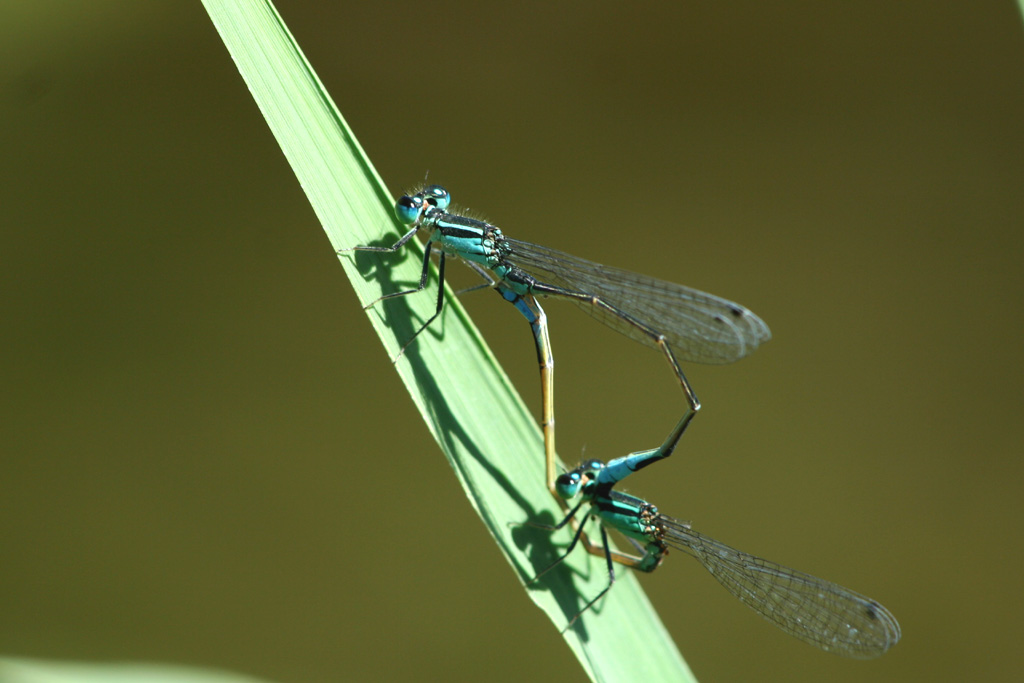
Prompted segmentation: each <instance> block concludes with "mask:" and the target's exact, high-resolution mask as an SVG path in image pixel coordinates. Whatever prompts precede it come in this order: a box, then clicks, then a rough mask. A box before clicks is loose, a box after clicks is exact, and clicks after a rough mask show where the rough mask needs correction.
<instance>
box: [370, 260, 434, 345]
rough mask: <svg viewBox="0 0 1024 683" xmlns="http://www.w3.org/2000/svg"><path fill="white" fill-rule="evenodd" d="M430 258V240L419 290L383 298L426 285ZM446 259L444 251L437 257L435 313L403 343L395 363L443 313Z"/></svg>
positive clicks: (383, 297)
mask: <svg viewBox="0 0 1024 683" xmlns="http://www.w3.org/2000/svg"><path fill="white" fill-rule="evenodd" d="M429 258H430V243H429V242H428V243H427V248H426V250H425V253H424V257H423V275H422V277H421V278H420V288H419V289H418V290H411V291H409V292H397V293H395V294H388V295H386V296H382V297H381V299H390V298H392V297H395V296H402V295H404V294H411V293H412V292H414V291H420V290H422V289H423V288H424V287H426V281H427V275H428V274H429V272H430V271H429V268H430V261H429ZM444 260H445V259H444V252H443V251H442V252H441V256H440V257H439V258H438V259H437V308H436V309H435V310H434V315H432V316H430V317H429V318H427V321H426V322H425V323H423V324H422V325H420V328H419V329H418V330H416V332H415V333H413V335H412V336H411V337H409V340H408V341H407V342H405V344H403V345H402V348H401V349H399V350H398V355H397V356H395V358H394V361H393V362H395V363H397V362H398V359H399V358H401V357H402V354H403V353H405V350H406V349H407V348H409V344H412V343H413V342H414V341H416V337H418V336H420V332H422V331H423V330H425V329H427V326H428V325H430V323H432V322H434V321H435V320H436V319H437V316H439V315H441V311H442V310H443V309H444ZM378 301H379V299H378Z"/></svg>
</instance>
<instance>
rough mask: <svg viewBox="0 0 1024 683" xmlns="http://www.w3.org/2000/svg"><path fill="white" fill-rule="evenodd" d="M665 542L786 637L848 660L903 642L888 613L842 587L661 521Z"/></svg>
mask: <svg viewBox="0 0 1024 683" xmlns="http://www.w3.org/2000/svg"><path fill="white" fill-rule="evenodd" d="M655 525H656V526H657V527H658V529H659V530H660V531H661V532H662V533H663V534H664V541H665V542H666V543H667V544H668V545H670V546H672V547H674V548H678V549H680V550H682V551H684V552H687V553H689V554H691V555H693V556H694V557H696V558H697V559H698V560H700V562H701V564H703V565H704V567H705V568H706V569H707V570H708V571H709V572H711V574H712V575H713V576H714V577H715V578H716V579H718V582H719V583H721V584H722V585H723V586H725V587H726V588H727V589H728V590H729V592H730V593H732V594H733V595H735V596H736V597H737V598H739V599H740V602H742V603H743V604H745V605H747V606H748V607H750V608H751V609H753V610H754V611H755V612H757V613H758V614H760V615H761V616H762V617H764V618H765V619H768V620H769V621H772V622H774V623H775V625H776V626H778V627H779V628H781V629H782V630H783V631H785V632H786V633H788V634H790V635H792V636H795V637H796V638H799V639H800V640H802V641H804V642H806V643H810V644H811V645H816V646H817V647H820V648H821V649H822V650H826V651H828V652H835V653H837V654H841V655H845V656H847V657H855V658H858V659H868V658H871V657H877V656H879V655H880V654H882V653H883V652H885V651H886V650H888V649H889V648H890V647H892V646H893V645H895V644H896V643H897V641H899V639H900V625H899V623H897V621H896V618H895V617H894V616H893V615H892V614H891V613H890V612H889V610H887V609H885V608H884V607H882V605H880V604H878V603H877V602H875V601H874V600H871V599H870V598H866V597H864V596H863V595H860V594H858V593H854V592H853V591H851V590H847V589H846V588H843V587H842V586H839V585H837V584H834V583H831V582H829V581H824V580H822V579H819V578H816V577H814V576H811V575H810V574H804V573H803V572H798V571H796V570H795V569H788V568H786V567H783V566H781V565H778V564H775V563H774V562H769V561H768V560H762V559H761V558H760V557H755V556H753V555H748V554H747V553H743V552H740V551H738V550H736V549H734V548H730V547H729V546H727V545H725V544H724V543H720V542H718V541H716V540H714V539H712V538H708V537H707V536H704V535H703V534H700V533H697V532H696V531H693V530H692V529H689V528H688V527H687V525H686V524H685V523H683V522H680V521H678V520H675V519H672V518H671V517H665V516H663V515H659V516H658V517H657V519H656V520H655Z"/></svg>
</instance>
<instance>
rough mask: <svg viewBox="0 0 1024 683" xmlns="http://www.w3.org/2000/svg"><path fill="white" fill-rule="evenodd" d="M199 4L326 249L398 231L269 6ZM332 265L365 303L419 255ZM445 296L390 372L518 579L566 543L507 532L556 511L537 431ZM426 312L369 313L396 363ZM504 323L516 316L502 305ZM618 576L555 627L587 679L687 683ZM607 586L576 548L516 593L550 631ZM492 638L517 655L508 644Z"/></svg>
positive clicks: (368, 169) (411, 306) (393, 307)
mask: <svg viewBox="0 0 1024 683" xmlns="http://www.w3.org/2000/svg"><path fill="white" fill-rule="evenodd" d="M204 5H205V6H206V9H207V11H208V12H209V14H210V17H211V19H212V20H213V23H214V25H215V26H216V27H217V30H218V32H219V33H220V35H221V38H222V39H223V40H224V43H225V45H226V46H227V48H228V51H229V52H230V53H231V56H232V58H233V59H234V60H235V63H236V65H237V66H238V69H239V71H240V72H241V74H242V77H243V78H244V79H245V81H246V84H247V85H248V86H249V89H250V91H251V92H252V94H253V97H254V98H255V99H256V103H257V105H258V106H259V108H260V111H262V112H263V115H264V117H265V118H266V120H267V123H268V124H269V125H270V128H271V130H272V131H273V133H274V135H275V137H276V138H277V140H278V143H279V144H280V145H281V149H282V150H283V151H284V153H285V156H286V157H287V159H288V162H289V163H290V164H291V166H292V169H293V170H294V172H295V175H296V176H297V177H298V180H299V183H300V184H301V185H302V187H303V189H304V190H305V192H306V194H307V196H308V197H309V200H310V203H311V204H312V205H313V208H314V210H315V211H316V214H317V216H318V217H319V218H320V221H321V223H322V224H323V227H324V230H325V231H326V232H327V235H328V237H329V238H330V241H331V244H332V246H333V247H334V248H335V249H343V248H346V247H351V246H353V245H357V244H391V243H392V242H393V241H394V240H395V239H396V238H397V235H398V231H397V229H396V228H397V227H398V226H397V224H396V222H395V220H394V218H393V217H392V211H391V207H392V197H391V195H390V193H389V192H388V191H387V189H386V188H385V187H384V184H383V183H382V182H381V180H380V178H379V177H378V176H377V173H376V171H375V170H374V168H373V166H372V165H371V164H370V162H369V161H368V160H367V159H366V157H365V155H364V154H363V151H362V148H361V147H360V146H359V143H358V142H357V141H356V139H355V136H354V135H353V134H352V132H351V130H349V128H348V125H347V124H346V123H345V121H344V119H343V118H342V117H341V114H340V113H339V112H338V110H337V108H336V107H335V105H334V103H333V102H332V100H331V98H330V96H329V95H328V94H327V93H326V91H325V90H324V88H323V85H322V84H321V83H320V80H319V79H318V78H317V76H316V74H315V73H314V72H313V69H312V67H311V66H310V65H309V64H308V62H307V61H306V59H305V57H304V56H303V55H302V52H301V51H300V50H299V47H298V46H297V45H296V44H295V41H294V39H293V38H292V36H291V34H290V32H289V31H288V29H287V28H286V26H285V25H284V22H283V21H282V19H281V18H280V16H279V15H278V13H277V11H276V9H275V8H274V7H273V5H272V4H271V3H270V2H267V1H266V0H231V1H228V0H204ZM418 246H419V245H413V248H411V249H408V251H407V252H406V253H407V254H411V253H412V252H414V251H415V249H416V248H418ZM418 253H419V254H420V255H422V252H421V251H420V252H418ZM340 260H341V264H342V266H343V267H344V269H345V272H346V274H347V275H348V276H349V279H350V280H351V281H352V285H353V287H354V288H355V290H356V293H357V294H358V296H359V300H360V302H361V303H364V304H365V303H368V302H370V301H373V300H374V299H375V298H377V297H378V296H379V295H380V294H381V293H382V292H391V291H396V289H397V288H398V285H397V284H396V283H407V282H415V281H416V280H417V279H418V277H419V271H420V260H419V259H417V258H413V257H411V256H408V257H406V258H402V257H401V255H397V254H396V255H385V257H384V258H381V257H380V255H375V254H366V253H361V254H357V255H345V256H342V257H341V259H340ZM446 296H448V300H447V301H446V306H445V312H444V315H443V317H442V319H441V320H439V321H437V322H436V323H435V324H434V325H433V326H432V327H431V329H430V330H428V331H427V332H425V333H424V334H422V335H421V336H420V337H419V339H418V340H417V342H416V343H415V344H413V345H411V346H410V347H409V349H408V350H407V351H406V352H405V355H404V356H403V358H402V359H401V360H400V361H399V363H398V364H397V366H396V367H397V370H398V372H399V375H400V376H401V378H402V380H403V382H404V383H405V385H406V387H407V389H408V390H409V393H410V395H411V396H412V399H413V401H414V402H415V404H416V406H417V408H418V409H419V411H420V413H421V414H422V416H423V419H424V421H425V422H426V423H427V426H428V428H429V429H430V432H431V434H433V436H434V438H435V439H436V440H437V442H438V444H439V445H440V446H441V449H442V451H443V452H444V454H445V456H446V457H447V458H448V461H449V462H450V463H451V465H452V468H453V469H454V470H455V473H456V475H457V476H458V478H459V481H460V482H461V483H462V487H463V489H464V490H465V491H466V495H467V497H468V498H469V500H470V502H471V503H472V505H473V508H474V509H475V510H476V511H477V513H478V514H479V515H480V518H481V519H482V520H483V522H484V524H485V525H486V526H487V529H488V530H489V531H490V533H491V535H492V536H493V537H494V539H495V541H496V542H497V544H498V547H499V548H500V549H501V551H502V552H503V553H504V555H505V557H506V558H507V559H508V562H509V563H510V564H511V565H512V567H513V569H514V570H515V571H516V574H517V575H518V577H519V579H520V581H522V582H524V583H525V581H527V580H529V579H530V578H532V577H533V575H534V574H535V573H536V571H537V569H538V568H543V567H545V566H546V565H547V564H548V563H550V561H551V560H552V559H553V558H554V557H555V556H556V553H557V552H559V551H558V550H557V549H556V547H555V546H554V545H552V540H554V541H556V542H562V543H564V542H567V541H568V533H567V532H562V535H561V536H557V537H556V538H555V539H552V538H551V537H550V535H549V534H548V533H547V532H544V531H540V530H536V529H532V528H528V527H525V528H524V527H510V526H509V522H521V521H525V520H547V521H551V520H552V519H553V516H554V515H556V514H558V511H557V508H556V507H555V505H554V502H553V501H552V500H551V498H550V496H549V494H548V492H547V489H546V487H545V486H544V472H543V447H542V440H541V436H540V431H539V429H538V427H537V425H536V422H535V421H534V418H533V417H532V416H531V414H530V412H529V410H528V409H527V408H526V406H525V405H524V403H523V401H522V399H521V398H520V397H519V395H518V394H517V393H516V391H515V389H514V388H513V387H512V385H511V384H510V382H509V381H508V378H507V377H506V376H505V373H504V372H503V371H502V369H501V367H500V366H499V365H498V363H497V361H496V360H495V358H494V356H493V355H492V354H491V352H490V350H489V349H488V348H487V346H486V344H485V343H484V341H483V340H482V339H481V338H480V335H479V334H478V332H477V330H476V328H474V327H473V325H472V323H471V322H470V320H469V318H468V317H467V316H466V313H465V311H464V310H463V309H462V307H461V306H460V305H459V304H458V302H457V300H456V299H454V297H452V296H451V293H450V292H448V293H447V294H446ZM494 305H498V302H495V303H494ZM433 307H434V297H432V296H429V295H424V296H413V297H402V298H400V299H397V300H392V301H389V302H387V304H386V305H378V306H375V307H374V308H372V309H370V310H369V311H368V315H369V317H370V321H371V323H372V324H373V327H374V329H375V330H376V331H377V333H378V334H379V335H380V338H381V341H382V342H383V343H384V347H385V349H387V352H388V354H389V355H390V356H391V357H394V356H395V355H396V354H397V353H398V350H399V348H400V345H401V343H402V342H404V340H406V339H408V338H409V337H410V336H411V335H412V333H413V331H414V330H415V328H416V327H417V326H418V324H419V323H420V322H421V321H423V320H425V319H426V317H427V316H429V314H430V313H431V312H432V309H433ZM509 315H510V316H514V315H516V314H515V313H514V312H513V311H512V310H511V309H510V310H509ZM523 327H524V333H523V334H524V343H525V339H526V338H527V337H526V332H525V329H526V325H525V323H523ZM381 366H382V368H383V367H384V364H383V363H382V364H381ZM481 406H487V407H488V409H487V410H481ZM619 576H620V577H621V578H620V580H619V581H618V582H617V583H616V585H615V588H614V589H613V590H612V591H610V593H609V595H608V596H607V598H606V599H605V600H604V601H602V603H601V604H600V605H599V606H598V607H597V609H596V610H594V611H593V612H591V613H588V614H587V615H586V616H585V617H584V618H582V619H581V620H580V621H579V622H578V626H577V627H576V628H574V629H573V630H570V631H567V632H566V633H565V639H566V641H567V642H568V643H569V646H570V647H571V648H572V650H573V652H575V653H576V656H577V657H578V658H579V661H580V663H581V664H582V665H583V667H584V669H585V670H586V672H587V674H588V675H589V676H590V677H591V678H592V679H594V680H657V681H672V680H693V679H692V675H691V674H690V671H689V669H688V668H687V666H686V663H685V662H684V661H683V659H682V657H681V656H680V654H679V652H678V650H677V649H676V647H675V644H674V643H673V642H672V639H671V638H670V637H669V635H668V633H667V632H666V631H665V629H664V627H663V626H662V624H661V622H660V621H659V619H658V617H657V615H656V614H655V612H654V610H653V608H652V607H651V605H650V603H649V602H648V601H647V598H646V596H645V595H644V594H643V592H642V591H641V590H640V588H639V585H638V583H637V581H636V579H635V577H633V576H632V575H631V573H630V572H629V571H628V570H622V571H620V572H619ZM606 581H607V575H606V573H605V572H604V564H603V562H601V561H599V560H597V559H596V558H591V556H589V555H587V554H586V553H583V552H582V551H581V552H578V553H576V554H575V556H574V557H573V558H570V560H569V561H568V562H566V563H563V565H561V566H560V567H559V568H558V569H556V570H554V571H552V572H549V574H548V575H546V576H545V577H544V580H542V581H541V582H538V584H536V585H531V586H528V587H527V594H528V595H529V596H530V598H531V599H532V600H533V601H534V602H535V603H536V604H537V605H538V606H539V607H540V608H541V609H542V610H544V612H545V613H546V614H547V615H548V616H549V617H550V618H551V620H552V621H553V622H554V624H555V625H556V627H557V628H558V629H561V628H563V627H564V626H565V624H566V623H568V621H569V620H570V619H571V618H572V616H573V615H575V614H576V612H577V611H578V610H579V609H580V607H581V606H582V605H583V604H584V600H585V598H581V596H593V595H596V594H597V593H598V592H599V591H600V590H601V589H602V588H603V587H604V585H605V583H606ZM498 642H501V643H506V644H508V646H509V647H515V641H514V639H513V638H508V637H505V638H502V639H500V640H499V641H498Z"/></svg>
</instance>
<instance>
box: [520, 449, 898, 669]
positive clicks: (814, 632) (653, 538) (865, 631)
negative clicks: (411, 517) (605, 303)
mask: <svg viewBox="0 0 1024 683" xmlns="http://www.w3.org/2000/svg"><path fill="white" fill-rule="evenodd" d="M670 442H671V444H672V445H673V446H674V441H673V440H672V438H671V437H670ZM668 443H669V442H666V445H668ZM664 448H665V446H662V447H661V448H656V449H653V450H650V451H643V452H638V453H632V454H630V455H627V456H624V457H621V458H616V459H615V460H612V461H610V462H608V463H604V462H601V461H600V460H588V461H587V462H584V463H583V464H581V465H580V466H579V467H577V468H576V469H574V470H571V471H569V472H566V473H564V474H562V475H560V476H559V477H558V478H557V480H556V482H555V487H556V490H557V492H558V494H559V495H560V496H561V497H563V498H564V499H565V500H567V501H568V500H571V499H573V498H575V497H576V496H580V501H579V503H577V504H576V505H575V506H574V507H573V508H572V509H571V510H570V511H569V513H568V515H567V516H566V517H565V518H564V519H563V520H562V521H561V522H559V523H558V524H557V525H555V526H550V527H549V526H545V525H533V526H541V527H542V528H548V529H560V528H562V527H564V526H565V525H566V524H567V523H569V521H570V520H572V519H574V517H575V516H576V515H577V513H578V512H579V511H580V509H581V508H582V507H583V506H585V505H589V509H587V511H586V512H585V513H584V514H583V519H582V520H580V521H579V523H578V525H577V529H576V533H575V535H574V536H573V540H572V542H571V543H570V544H569V546H568V548H567V549H566V551H565V553H564V554H563V555H562V556H561V557H559V558H558V559H557V560H556V561H555V562H554V563H553V564H552V565H551V566H549V567H548V568H547V569H545V570H544V571H542V572H541V573H540V574H538V575H537V577H536V578H535V579H534V580H536V579H538V578H540V577H541V576H543V575H544V574H545V573H546V572H548V571H550V570H551V569H552V568H554V567H555V566H557V565H558V564H559V563H561V562H562V561H563V560H564V559H565V558H566V557H568V555H569V553H571V552H572V551H573V549H574V548H575V547H576V545H577V544H578V543H579V542H580V540H581V539H582V540H583V544H584V547H585V548H586V549H587V551H588V552H590V553H592V554H594V555H599V556H602V557H604V558H605V559H606V562H607V567H608V585H607V586H606V587H605V588H604V590H602V591H601V592H600V593H598V595H596V596H595V597H594V598H593V599H591V600H590V601H588V602H587V603H586V605H584V606H583V609H582V610H580V611H579V612H578V613H577V614H576V616H574V617H573V618H572V621H570V622H569V626H567V627H566V628H569V627H571V626H572V625H573V624H574V623H575V622H576V620H577V619H579V617H580V615H582V614H583V613H584V612H585V611H586V610H587V609H589V608H590V607H592V606H593V605H594V604H595V603H596V602H597V601H598V600H600V599H601V598H602V597H603V596H604V595H605V594H606V593H607V592H608V591H609V590H610V589H611V587H612V584H613V583H614V582H615V569H614V566H613V564H612V562H613V560H614V561H615V562H618V563H620V564H624V565H626V566H629V567H633V568H634V569H638V570H641V571H645V572H652V571H654V570H655V569H657V568H658V566H659V565H660V564H661V562H662V560H663V559H664V558H665V555H666V554H668V551H669V549H670V548H676V549H678V550H681V551H683V552H685V553H687V554H688V555H692V556H693V557H695V558H697V560H699V561H700V563H701V564H703V565H704V567H705V568H706V569H707V570H708V571H709V572H710V573H711V575H712V576H714V577H715V578H716V579H717V580H718V582H719V583H721V584H722V585H723V586H725V588H726V589H727V590H728V591H729V592H730V593H732V594H733V595H735V596H736V597H737V598H739V600H740V602H742V603H743V604H745V605H747V606H748V607H750V608H751V609H753V610H754V611H755V612H757V613H758V614H760V615H761V616H762V617H764V618H765V619H767V620H769V621H771V622H772V623H774V624H775V625H776V626H778V627H779V628H781V629H782V630H783V631H785V632H786V633H788V634H790V635H792V636H794V637H796V638H798V639H800V640H802V641H804V642H806V643H810V644H811V645H815V646H817V647H819V648H821V649H822V650H825V651H828V652H834V653H836V654H840V655H844V656H846V657H855V658H860V659H867V658H871V657H877V656H878V655H881V654H882V653H884V652H885V651H886V650H888V649H889V648H890V647H892V646H893V645H895V644H896V642H897V641H899V639H900V625H899V623H898V622H897V621H896V618H895V617H894V616H893V615H892V613H890V612H889V610H887V609H886V608H885V607H883V606H882V605H880V604H879V603H877V602H875V601H874V600H872V599H870V598H867V597H864V596H863V595H860V594H859V593H855V592H853V591H851V590H848V589H846V588H843V587H842V586H839V585H837V584H834V583H831V582H829V581H825V580H823V579H819V578H816V577H814V576H811V575H810V574H805V573H803V572H799V571H796V570H795V569H788V568H787V567H783V566H782V565H779V564H776V563H774V562H769V561H768V560H763V559H761V558H760V557H755V556H754V555H749V554H747V553H744V552H740V551H739V550H736V549H734V548H730V547H729V546H727V545H726V544H724V543H721V542H719V541H716V540H714V539H712V538H709V537H707V536H705V535H704V534H701V533H698V532H696V531H694V530H693V529H691V528H690V524H689V523H688V522H681V521H679V520H677V519H673V518H672V517H669V516H667V515H663V514H661V513H660V512H659V511H658V508H657V507H655V506H654V505H651V504H650V503H648V502H647V501H645V500H642V499H641V498H637V497H636V496H631V495H628V494H625V493H621V492H619V491H616V490H614V486H615V485H616V484H617V483H618V482H620V481H622V480H623V479H624V478H626V477H627V476H629V475H630V474H632V473H633V472H635V471H637V470H639V469H641V468H643V467H646V466H648V465H650V464H652V463H653V462H656V461H657V460H660V459H662V458H664V457H665V453H664V452H663V450H664ZM591 518H593V519H596V520H598V521H599V522H600V523H601V543H600V544H596V543H593V542H592V541H590V540H589V539H587V537H586V536H585V535H584V534H583V529H584V526H585V524H586V522H587V521H588V520H589V519H591ZM606 529H614V530H616V531H619V532H621V533H622V534H623V535H624V536H625V537H626V538H627V539H628V540H629V541H630V542H631V543H632V544H633V545H634V546H635V547H636V549H637V550H638V551H640V552H642V554H641V555H630V554H627V553H621V552H618V551H613V550H611V548H610V547H609V544H608V533H607V531H606Z"/></svg>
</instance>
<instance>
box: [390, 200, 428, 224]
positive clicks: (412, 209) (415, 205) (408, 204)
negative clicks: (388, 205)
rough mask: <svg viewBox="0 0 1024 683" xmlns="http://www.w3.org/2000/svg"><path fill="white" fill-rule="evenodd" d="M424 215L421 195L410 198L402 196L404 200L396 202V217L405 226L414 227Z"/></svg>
mask: <svg viewBox="0 0 1024 683" xmlns="http://www.w3.org/2000/svg"><path fill="white" fill-rule="evenodd" d="M421 213H423V198H422V197H420V196H419V195H416V196H415V197H410V196H409V195H402V198H401V199H399V200H398V201H397V202H395V215H396V216H398V220H400V221H401V222H402V224H403V225H412V224H413V223H415V222H416V221H418V220H419V219H420V214H421Z"/></svg>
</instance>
